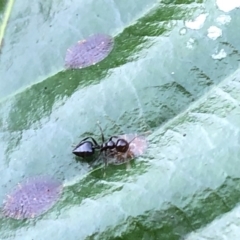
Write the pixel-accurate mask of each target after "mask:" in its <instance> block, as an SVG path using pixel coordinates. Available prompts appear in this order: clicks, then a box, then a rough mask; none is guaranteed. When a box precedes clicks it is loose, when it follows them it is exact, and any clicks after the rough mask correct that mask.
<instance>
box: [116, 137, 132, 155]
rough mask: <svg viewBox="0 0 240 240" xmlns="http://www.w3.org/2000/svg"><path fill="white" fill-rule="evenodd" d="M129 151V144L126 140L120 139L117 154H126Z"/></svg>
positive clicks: (117, 144) (117, 143)
mask: <svg viewBox="0 0 240 240" xmlns="http://www.w3.org/2000/svg"><path fill="white" fill-rule="evenodd" d="M128 149H129V143H128V142H127V141H126V140H125V139H122V138H120V139H118V140H117V142H116V150H117V152H121V153H125V152H127V150H128Z"/></svg>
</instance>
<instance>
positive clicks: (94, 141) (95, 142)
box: [77, 137, 100, 148]
mask: <svg viewBox="0 0 240 240" xmlns="http://www.w3.org/2000/svg"><path fill="white" fill-rule="evenodd" d="M87 139H91V140H92V141H93V143H94V144H95V146H97V147H98V148H99V147H100V146H99V145H98V143H97V141H96V140H95V139H94V138H93V137H86V138H84V139H83V140H82V141H81V142H80V143H79V144H78V145H77V146H79V145H80V144H81V143H83V142H84V141H86V140H87Z"/></svg>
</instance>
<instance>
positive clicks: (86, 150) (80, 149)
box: [72, 141, 94, 158]
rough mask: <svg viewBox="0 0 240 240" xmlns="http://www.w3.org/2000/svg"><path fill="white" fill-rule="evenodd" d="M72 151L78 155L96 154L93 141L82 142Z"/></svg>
mask: <svg viewBox="0 0 240 240" xmlns="http://www.w3.org/2000/svg"><path fill="white" fill-rule="evenodd" d="M72 153H73V154H75V155H77V156H78V157H83V158H84V157H90V156H92V155H93V154H94V147H93V143H92V142H90V141H85V142H82V143H80V144H79V145H78V146H76V147H75V148H74V149H73V151H72Z"/></svg>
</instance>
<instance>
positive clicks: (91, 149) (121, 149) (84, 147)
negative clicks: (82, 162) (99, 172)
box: [72, 123, 130, 166]
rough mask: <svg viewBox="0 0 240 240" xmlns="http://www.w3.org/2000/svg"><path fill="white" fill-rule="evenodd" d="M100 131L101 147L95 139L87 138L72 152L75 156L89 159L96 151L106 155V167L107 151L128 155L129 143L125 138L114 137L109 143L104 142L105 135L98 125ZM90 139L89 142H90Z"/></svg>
mask: <svg viewBox="0 0 240 240" xmlns="http://www.w3.org/2000/svg"><path fill="white" fill-rule="evenodd" d="M97 125H98V127H99V129H100V131H101V137H102V144H101V145H99V144H98V143H97V141H96V140H95V139H94V138H93V137H87V138H84V139H83V140H82V141H81V142H80V143H79V144H78V145H77V146H76V147H75V148H74V149H73V151H72V153H73V154H75V155H76V156H78V157H82V158H85V157H89V156H92V155H93V154H94V153H95V149H97V150H99V151H100V154H101V153H103V152H104V153H105V158H104V161H105V166H106V165H107V160H106V153H107V151H116V152H117V153H126V152H127V151H128V149H129V144H130V143H129V142H127V141H126V140H125V139H123V138H119V137H117V136H112V137H110V138H109V140H108V141H107V142H105V140H104V135H103V131H102V128H101V126H100V125H99V123H97ZM88 139H89V140H88ZM114 139H117V141H114Z"/></svg>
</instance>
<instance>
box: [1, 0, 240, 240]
mask: <svg viewBox="0 0 240 240" xmlns="http://www.w3.org/2000/svg"><path fill="white" fill-rule="evenodd" d="M14 9H15V11H14ZM17 9H18V11H17ZM239 11H240V10H239V9H235V10H233V11H231V12H229V13H224V14H225V15H224V16H225V19H229V18H230V21H228V22H226V23H225V24H223V23H222V22H221V21H219V20H218V19H219V17H220V16H222V15H223V12H222V11H220V10H219V9H218V8H217V6H215V5H214V3H213V2H212V3H209V2H207V1H206V3H205V2H202V1H197V0H196V1H193V0H192V1H190V0H188V1H180V0H178V1H177V0H176V1H167V0H166V1H162V2H161V3H159V2H155V1H151V2H149V1H148V5H147V4H146V3H145V1H140V2H139V3H138V5H136V3H135V4H134V3H130V2H128V1H120V2H119V1H115V2H114V1H113V2H108V3H106V2H105V1H100V2H99V1H98V2H97V3H95V2H89V3H85V2H82V3H79V1H74V2H73V3H72V2H71V4H70V3H68V2H67V1H57V2H54V3H51V4H50V3H46V4H45V3H44V4H43V3H40V2H35V3H33V4H31V6H30V5H28V4H27V3H25V4H23V2H21V1H20V0H19V1H17V2H16V3H15V5H14V7H13V13H12V15H11V16H12V17H11V18H10V21H9V25H8V28H7V31H6V36H4V37H6V38H5V39H7V40H8V41H7V43H6V45H5V44H4V47H3V49H2V50H3V51H2V55H1V59H0V66H1V70H0V74H1V76H3V78H1V80H2V79H4V81H3V80H2V81H1V88H0V89H1V90H0V96H1V98H2V101H1V102H0V136H1V137H0V150H1V151H0V159H2V161H1V162H0V173H1V182H2V184H1V185H2V188H1V191H0V198H1V199H3V198H4V196H5V194H7V193H8V192H9V191H10V189H11V187H13V186H14V185H15V184H16V183H17V182H19V181H20V180H22V179H23V178H26V177H30V176H35V175H38V174H49V175H52V176H55V177H56V178H58V179H62V180H63V181H64V194H63V197H62V199H61V200H60V201H59V203H57V204H56V206H55V207H54V208H53V209H51V210H50V211H49V212H48V213H47V214H45V215H43V216H41V217H39V218H37V219H34V220H31V221H24V222H21V221H16V220H12V219H6V218H3V217H2V218H1V219H0V223H1V224H0V225H1V227H0V231H1V237H2V238H3V239H26V236H27V237H28V238H29V239H50V238H52V237H53V236H54V238H55V239H63V238H68V239H171V240H172V239H173V240H174V239H180V238H183V237H185V236H186V235H187V237H190V238H189V239H191V236H192V235H191V234H194V233H193V232H194V231H205V228H204V227H205V226H206V225H207V224H210V225H211V222H214V221H215V219H216V218H218V217H220V216H221V215H223V214H226V213H227V212H229V211H234V208H235V206H236V204H237V203H238V201H239V197H240V192H239V186H240V174H239V173H240V171H239V170H240V169H239V156H240V148H239V140H240V139H239V136H240V135H239V134H240V121H239V119H240V118H239V115H240V105H239V101H240V97H239V91H240V70H239V60H240V53H239V51H240V45H239V41H238V39H239V37H240V33H239V31H236V29H237V26H238V24H239V21H240V17H239V16H240V15H239ZM76 14H78V15H76ZM200 14H206V15H205V16H206V21H205V22H204V23H203V24H202V25H203V26H202V27H201V28H200V29H197V30H193V29H189V28H186V26H185V21H187V20H191V19H195V18H196V17H197V16H199V15H200ZM224 16H223V17H224ZM227 17H228V18H227ZM96 19H98V21H96ZM24 21H27V23H26V26H25V28H24V27H22V26H23V25H22V24H23V22H24ZM14 24H15V25H16V24H20V25H21V27H19V28H18V27H16V29H15V30H13V26H14ZM50 25H51V27H50ZM211 26H217V27H218V28H219V29H221V30H222V35H221V36H219V37H218V38H217V39H216V40H213V39H211V38H210V37H209V36H208V31H209V28H210V27H211ZM51 29H52V30H51ZM96 31H102V32H105V33H107V34H112V35H113V36H114V40H115V47H114V50H113V52H112V53H111V54H110V55H109V57H108V58H106V59H105V60H104V61H102V62H100V63H99V64H97V65H95V66H91V67H89V68H86V69H81V70H67V71H65V70H63V59H64V54H65V52H66V49H67V47H68V46H69V45H71V44H72V43H74V42H76V41H77V40H80V39H81V38H83V37H84V36H87V35H90V34H91V33H94V32H96ZM44 33H45V34H44ZM46 33H48V34H46ZM40 36H41V37H42V39H41V40H40ZM37 39H38V40H39V41H38V42H37V43H36V41H37ZM53 43H54V44H53ZM9 49H12V50H11V51H9ZM33 49H36V51H33ZM14 56H17V57H16V59H14ZM13 59H14V61H13ZM23 59H24V61H23ZM2 66H3V68H2ZM9 66H11V68H9ZM8 68H9V69H11V71H7V69H8ZM5 79H8V81H6V80H5ZM97 121H100V123H101V126H102V127H103V129H104V133H105V136H106V137H109V136H111V135H117V134H122V133H133V132H139V133H141V132H145V131H151V134H150V135H149V136H148V141H149V147H148V151H147V153H146V154H145V155H144V156H142V157H139V158H137V159H135V161H133V162H132V166H131V169H129V170H126V166H124V165H123V166H109V167H108V168H107V169H106V174H105V176H104V171H103V169H96V170H95V171H93V172H92V169H91V168H90V167H89V164H88V163H87V162H84V161H76V159H75V157H74V156H73V155H72V153H71V151H72V144H77V143H78V142H79V141H80V140H81V139H82V138H84V137H86V136H93V137H96V139H97V140H98V141H100V133H99V130H98V128H97V126H96V122H97ZM223 219H224V217H223ZM232 221H235V220H234V218H233V220H232ZM219 228H220V226H219ZM43 230H44V231H43ZM215 231H218V229H215ZM227 236H229V237H230V236H231V235H230V234H229V235H227ZM196 238H197V237H196ZM196 238H195V239H196ZM193 239H194V238H193ZM230 239H232V238H231V237H230Z"/></svg>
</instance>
